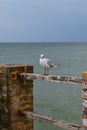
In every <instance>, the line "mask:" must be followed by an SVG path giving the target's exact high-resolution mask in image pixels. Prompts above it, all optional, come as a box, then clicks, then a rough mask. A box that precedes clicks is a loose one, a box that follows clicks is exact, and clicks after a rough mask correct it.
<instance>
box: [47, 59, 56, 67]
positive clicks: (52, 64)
mask: <svg viewBox="0 0 87 130" xmlns="http://www.w3.org/2000/svg"><path fill="white" fill-rule="evenodd" d="M47 64H48V65H49V66H50V67H54V66H55V64H54V63H53V62H52V61H51V60H49V59H47Z"/></svg>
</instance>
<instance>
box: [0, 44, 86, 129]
mask: <svg viewBox="0 0 87 130" xmlns="http://www.w3.org/2000/svg"><path fill="white" fill-rule="evenodd" d="M41 54H44V55H45V56H46V57H48V58H49V59H51V60H52V61H53V62H54V63H55V64H58V65H59V66H58V67H56V68H52V69H50V70H49V75H61V76H77V77H81V76H82V72H86V71H87V43H82V42H80V43H79V42H76V43H75V42H74V43H71V42H68V43H67V42H64V43H62V42H61V43H60V42H58V43H53V42H52V43H50V42H49V43H43V42H41V43H40V42H39V43H38V42H36V43H11V42H10V43H0V64H26V65H33V67H34V73H37V74H43V68H42V67H41V66H40V65H39V58H40V55H41ZM33 96H34V112H35V113H38V114H42V115H45V116H48V117H52V118H55V119H57V120H65V121H67V122H72V123H76V124H79V125H81V123H82V101H81V96H82V85H81V84H69V83H53V82H47V81H34V89H33ZM34 130H61V129H60V128H58V127H56V126H53V125H50V124H48V123H46V122H41V121H34Z"/></svg>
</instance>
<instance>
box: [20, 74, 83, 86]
mask: <svg viewBox="0 0 87 130" xmlns="http://www.w3.org/2000/svg"><path fill="white" fill-rule="evenodd" d="M20 76H21V78H26V79H27V80H44V81H51V82H63V83H80V84H81V83H82V78H81V77H75V76H59V75H48V76H45V75H40V74H34V73H33V74H31V73H20Z"/></svg>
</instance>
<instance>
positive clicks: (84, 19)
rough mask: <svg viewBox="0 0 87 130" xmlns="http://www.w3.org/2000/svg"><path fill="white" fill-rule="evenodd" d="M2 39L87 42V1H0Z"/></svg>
mask: <svg viewBox="0 0 87 130" xmlns="http://www.w3.org/2000/svg"><path fill="white" fill-rule="evenodd" d="M0 42H87V0H0Z"/></svg>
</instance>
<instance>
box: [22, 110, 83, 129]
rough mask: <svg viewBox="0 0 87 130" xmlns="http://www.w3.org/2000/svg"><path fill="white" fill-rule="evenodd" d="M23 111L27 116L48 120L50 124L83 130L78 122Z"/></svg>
mask: <svg viewBox="0 0 87 130" xmlns="http://www.w3.org/2000/svg"><path fill="white" fill-rule="evenodd" d="M21 112H22V113H23V114H25V116H26V117H27V118H31V119H35V120H39V121H44V122H47V123H49V124H52V125H54V126H57V127H60V128H63V129H66V130H82V127H81V126H79V125H77V124H72V123H68V122H66V121H63V120H56V119H54V118H51V117H47V116H44V115H39V114H36V113H33V112H29V111H21Z"/></svg>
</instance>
